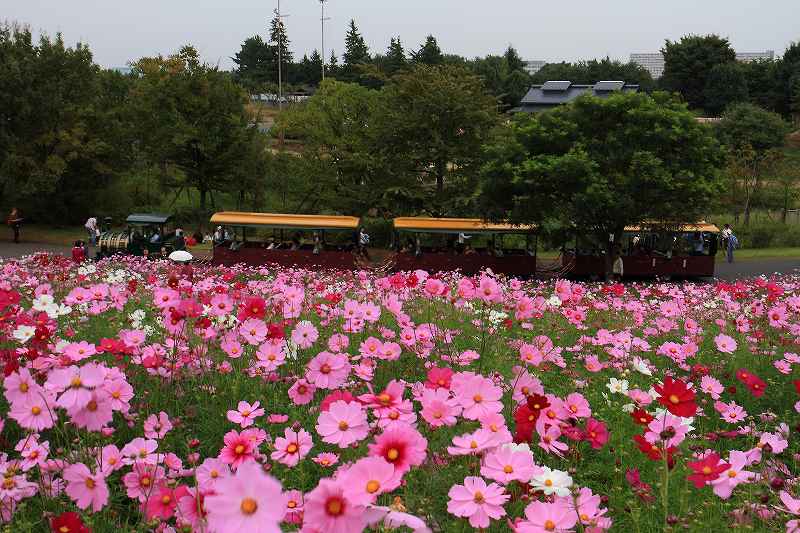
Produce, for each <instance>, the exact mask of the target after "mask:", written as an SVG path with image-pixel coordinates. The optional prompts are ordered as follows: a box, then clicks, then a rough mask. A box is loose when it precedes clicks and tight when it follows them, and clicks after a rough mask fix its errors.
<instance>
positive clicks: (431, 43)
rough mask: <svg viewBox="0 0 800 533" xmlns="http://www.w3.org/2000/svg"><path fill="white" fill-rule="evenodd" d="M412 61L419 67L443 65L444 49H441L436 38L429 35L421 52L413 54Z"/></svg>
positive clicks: (420, 49)
mask: <svg viewBox="0 0 800 533" xmlns="http://www.w3.org/2000/svg"><path fill="white" fill-rule="evenodd" d="M411 61H413V62H414V63H416V64H418V65H441V64H442V63H444V56H443V55H442V49H441V48H439V43H438V42H437V41H436V37H434V36H433V35H428V36H427V37H426V38H425V42H424V43H423V44H422V46H421V47H420V48H419V50H417V51H416V52H411Z"/></svg>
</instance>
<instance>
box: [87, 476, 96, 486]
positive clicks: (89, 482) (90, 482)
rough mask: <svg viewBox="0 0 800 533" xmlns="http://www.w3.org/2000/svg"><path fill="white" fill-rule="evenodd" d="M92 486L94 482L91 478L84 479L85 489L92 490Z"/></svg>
mask: <svg viewBox="0 0 800 533" xmlns="http://www.w3.org/2000/svg"><path fill="white" fill-rule="evenodd" d="M94 486H95V482H94V480H93V479H92V478H90V477H87V478H86V487H87V488H89V489H93V488H94Z"/></svg>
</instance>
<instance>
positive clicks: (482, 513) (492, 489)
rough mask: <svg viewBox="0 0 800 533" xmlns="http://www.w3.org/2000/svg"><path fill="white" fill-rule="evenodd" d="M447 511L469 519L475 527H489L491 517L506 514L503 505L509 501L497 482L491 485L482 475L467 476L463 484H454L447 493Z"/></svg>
mask: <svg viewBox="0 0 800 533" xmlns="http://www.w3.org/2000/svg"><path fill="white" fill-rule="evenodd" d="M447 495H448V497H449V498H450V500H449V501H448V502H447V512H449V513H450V514H453V515H455V516H460V517H462V518H468V519H469V525H471V526H472V527H475V528H488V527H489V524H490V522H491V519H494V520H497V519H499V518H502V517H503V516H505V514H506V511H505V509H503V505H505V503H506V502H507V501H508V499H509V497H510V496H509V495H508V494H505V493H504V491H503V487H501V486H500V485H498V484H496V483H491V484H489V485H487V484H486V482H485V481H484V480H483V479H482V478H480V477H473V476H470V477H467V478H465V479H464V484H463V485H453V486H452V487H450V491H449V492H448V493H447Z"/></svg>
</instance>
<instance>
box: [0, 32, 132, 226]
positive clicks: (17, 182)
mask: <svg viewBox="0 0 800 533" xmlns="http://www.w3.org/2000/svg"><path fill="white" fill-rule="evenodd" d="M121 78H122V77H121V76H117V77H116V78H114V77H112V76H109V75H103V74H101V72H100V69H99V67H98V66H97V65H95V64H94V63H93V62H92V54H91V52H90V50H89V48H88V47H87V46H85V45H83V44H81V43H78V44H77V45H76V46H75V47H68V46H66V45H65V44H64V41H63V39H62V37H61V35H60V34H58V35H56V37H55V38H54V39H51V38H49V37H48V36H45V35H43V36H41V37H40V39H39V40H38V42H36V43H34V41H33V38H32V35H31V32H30V30H29V29H28V28H24V27H19V26H8V25H2V26H0V201H2V202H3V203H5V204H6V205H9V204H11V203H12V202H13V203H16V204H19V206H20V207H22V208H23V210H24V211H27V215H26V216H28V217H29V218H31V219H35V218H37V217H38V218H39V219H40V220H46V221H59V222H63V221H70V222H76V221H77V220H76V219H79V218H82V217H83V216H85V215H86V214H87V212H88V211H89V210H90V209H91V202H92V200H93V198H94V193H95V191H97V190H100V189H103V188H105V187H106V186H108V185H109V184H110V183H111V182H112V180H113V179H114V178H115V177H116V176H117V173H118V172H122V171H124V170H125V166H126V164H127V161H128V159H127V154H126V153H125V151H126V142H125V137H124V135H125V132H124V131H123V130H122V129H121V128H122V125H123V122H122V120H121V118H120V106H121V104H122V102H123V101H124V94H125V92H126V86H125V80H123V79H121ZM105 90H108V91H109V94H108V96H107V97H105V96H104V94H103V92H104V91H105ZM105 106H107V107H105Z"/></svg>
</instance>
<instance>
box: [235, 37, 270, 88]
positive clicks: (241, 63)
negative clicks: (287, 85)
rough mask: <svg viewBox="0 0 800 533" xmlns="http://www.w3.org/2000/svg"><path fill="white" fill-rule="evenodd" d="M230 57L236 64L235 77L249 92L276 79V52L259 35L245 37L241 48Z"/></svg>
mask: <svg viewBox="0 0 800 533" xmlns="http://www.w3.org/2000/svg"><path fill="white" fill-rule="evenodd" d="M231 59H232V60H233V62H234V63H235V64H236V69H235V71H234V73H235V76H236V79H237V80H238V81H239V83H241V84H242V86H243V87H245V88H246V89H247V90H248V91H249V92H251V93H254V92H257V91H261V90H263V89H264V86H265V85H266V84H268V83H275V82H277V81H278V70H277V69H278V58H277V54H276V53H275V49H274V48H273V47H272V46H270V45H269V44H268V43H265V42H264V41H263V40H262V39H261V36H260V35H254V36H253V37H248V38H247V39H245V40H244V42H243V43H242V46H241V49H240V50H239V51H238V52H236V55H234V57H232V58H231Z"/></svg>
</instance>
